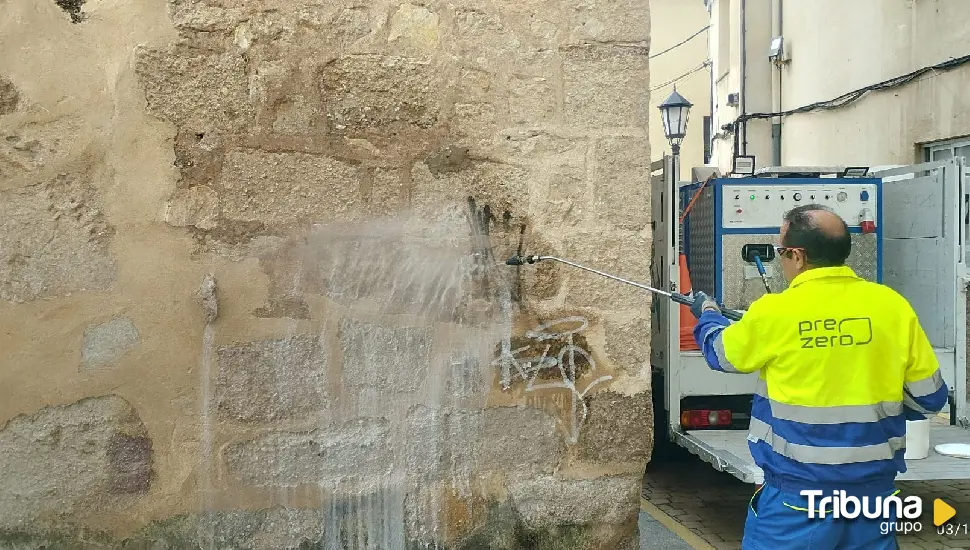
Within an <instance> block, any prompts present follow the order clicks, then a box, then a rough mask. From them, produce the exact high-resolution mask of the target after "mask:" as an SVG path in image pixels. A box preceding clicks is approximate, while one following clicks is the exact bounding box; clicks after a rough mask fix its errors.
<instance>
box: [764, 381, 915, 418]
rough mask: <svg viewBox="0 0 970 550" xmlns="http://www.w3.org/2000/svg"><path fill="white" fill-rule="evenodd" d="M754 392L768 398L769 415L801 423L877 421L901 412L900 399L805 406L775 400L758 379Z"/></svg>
mask: <svg viewBox="0 0 970 550" xmlns="http://www.w3.org/2000/svg"><path fill="white" fill-rule="evenodd" d="M755 394H757V395H760V396H761V397H764V398H765V399H767V400H768V403H769V404H770V405H771V416H773V417H775V418H778V419H781V420H789V421H791V422H800V423H802V424H843V423H846V422H858V423H864V422H879V421H880V420H883V419H885V418H891V417H893V416H898V415H901V414H903V403H902V401H883V402H880V403H876V404H874V405H841V406H837V407H807V406H804V405H790V404H788V403H781V402H779V401H775V400H774V399H772V398H771V397H770V396H769V395H768V383H767V382H765V380H764V379H763V378H759V379H758V385H757V386H756V387H755Z"/></svg>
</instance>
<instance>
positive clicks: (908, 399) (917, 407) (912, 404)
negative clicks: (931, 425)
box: [903, 392, 934, 416]
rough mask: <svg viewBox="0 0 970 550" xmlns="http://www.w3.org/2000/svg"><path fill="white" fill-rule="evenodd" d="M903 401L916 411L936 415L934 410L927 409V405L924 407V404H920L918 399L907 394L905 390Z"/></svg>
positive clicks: (925, 414) (926, 414)
mask: <svg viewBox="0 0 970 550" xmlns="http://www.w3.org/2000/svg"><path fill="white" fill-rule="evenodd" d="M903 403H904V404H905V405H906V406H907V407H909V408H911V409H913V410H914V411H916V412H918V413H920V414H922V415H924V416H933V415H934V413H933V412H931V411H928V410H926V408H925V407H923V406H922V405H920V404H919V403H917V402H916V400H915V399H913V398H912V397H910V396H908V395H906V393H905V392H903Z"/></svg>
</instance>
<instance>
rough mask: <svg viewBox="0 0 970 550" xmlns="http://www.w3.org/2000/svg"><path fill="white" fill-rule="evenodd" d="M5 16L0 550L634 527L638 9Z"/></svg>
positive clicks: (641, 35) (607, 543)
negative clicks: (578, 266) (522, 261)
mask: <svg viewBox="0 0 970 550" xmlns="http://www.w3.org/2000/svg"><path fill="white" fill-rule="evenodd" d="M3 11H4V17H2V18H0V43H3V44H4V45H5V46H6V47H4V48H0V350H2V354H0V381H2V390H0V392H2V394H3V395H2V399H0V547H2V548H17V549H21V548H22V549H37V548H48V549H51V548H70V549H88V548H90V549H108V548H111V549H114V548H146V549H148V548H150V549H153V550H154V549H173V550H174V549H189V548H199V549H215V548H219V549H223V548H226V549H228V548H233V549H236V548H238V549H252V550H262V549H280V548H287V549H291V548H292V549H298V548H299V549H309V548H318V549H331V548H334V549H336V548H345V549H355V550H356V549H361V550H363V549H368V550H369V549H397V548H401V549H408V550H411V549H421V548H442V549H477V548H494V549H510V550H511V549H533V548H538V549H565V548H570V549H575V548H579V549H583V548H588V549H600V548H602V549H611V550H612V549H635V548H637V547H638V545H639V543H638V539H637V526H636V518H637V510H638V508H639V487H640V480H641V476H642V473H643V469H644V466H645V464H646V461H647V459H648V457H649V455H650V452H651V448H652V433H651V427H652V424H653V422H652V411H651V408H650V403H651V399H650V388H649V365H648V358H649V349H648V335H649V333H650V329H649V316H648V314H649V307H650V306H649V297H648V296H646V295H644V294H641V293H638V292H636V291H635V290H633V291H631V289H628V288H624V287H621V286H617V285H616V284H615V283H612V282H610V281H608V280H605V279H598V278H595V277H594V276H590V275H588V274H586V273H584V272H577V271H569V270H566V269H563V268H562V266H558V265H556V264H548V265H547V264H545V263H540V264H537V265H531V266H522V267H509V266H506V265H505V264H504V260H505V259H506V258H508V257H509V256H510V255H512V254H515V253H540V254H551V255H556V256H561V257H567V258H571V259H574V260H576V261H580V262H583V263H587V264H590V265H593V266H596V267H599V268H602V269H606V270H609V271H612V272H615V273H617V274H619V275H622V276H626V277H629V278H633V279H640V280H646V279H647V278H648V277H647V275H648V269H649V247H650V242H651V240H650V239H651V236H650V229H649V219H648V212H650V205H649V200H650V197H649V196H648V191H647V190H648V185H647V182H648V177H649V170H648V166H649V161H650V151H649V144H648V142H647V137H646V128H647V116H648V112H649V111H650V110H651V109H652V107H651V105H650V99H649V97H648V92H647V90H648V88H649V82H648V71H647V65H648V63H647V59H648V37H649V17H648V9H647V3H646V1H645V0H642V1H641V0H636V1H630V0H618V1H613V2H604V1H594V0H524V1H523V0H518V1H511V0H490V1H478V0H472V1H467V2H458V3H446V2H439V1H436V0H431V1H421V2H413V3H407V2H364V3H361V2H351V1H344V0H313V1H311V0H287V1H282V0H168V1H165V0H142V1H139V2H122V1H116V0H104V1H100V2H83V1H79V2H73V1H71V2H67V1H65V2H61V1H59V0H58V1H56V2H55V1H53V0H48V1H47V2H44V1H40V2H38V1H35V0H6V2H4V3H3Z"/></svg>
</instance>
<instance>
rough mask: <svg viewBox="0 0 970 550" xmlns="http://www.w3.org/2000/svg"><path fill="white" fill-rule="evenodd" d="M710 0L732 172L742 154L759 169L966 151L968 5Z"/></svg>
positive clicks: (725, 154) (969, 122) (903, 160)
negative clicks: (737, 155) (752, 158)
mask: <svg viewBox="0 0 970 550" xmlns="http://www.w3.org/2000/svg"><path fill="white" fill-rule="evenodd" d="M706 5H707V8H708V11H709V15H710V22H711V31H710V32H711V41H710V52H711V59H712V70H713V72H712V74H713V76H712V93H713V97H714V107H713V115H712V116H713V128H714V138H713V141H712V150H713V162H714V163H715V164H716V165H717V166H718V167H719V168H720V169H721V171H722V172H729V171H730V170H731V169H732V159H733V158H734V155H736V154H739V155H748V156H754V157H755V162H756V167H757V168H762V167H766V166H776V165H786V166H805V165H815V166H819V165H827V166H831V165H849V166H880V165H890V164H911V163H913V162H919V161H922V160H925V159H929V158H932V159H940V158H945V157H946V156H948V155H950V156H952V155H954V154H970V147H968V145H970V137H968V136H970V94H968V93H967V92H966V90H967V88H968V86H970V64H963V63H964V62H965V61H966V59H963V56H966V55H968V54H970V27H967V25H966V24H965V22H966V20H967V17H968V16H970V3H967V2H962V1H959V0H926V1H923V0H920V1H914V0H906V1H899V2H882V1H880V0H857V1H853V2H843V1H840V0H813V1H811V2H801V1H785V0H707V2H706ZM779 37H780V38H781V40H780V41H776V42H775V43H774V44H773V39H777V38H779ZM778 42H780V46H781V48H780V51H774V52H773V51H772V48H773V46H775V47H776V49H777V46H778V45H779V44H778ZM900 77H903V78H900ZM875 85H879V89H873V86H875ZM832 100H835V101H832ZM795 110H799V111H802V112H794V113H792V111H795ZM775 113H789V114H786V115H785V116H773V114H775Z"/></svg>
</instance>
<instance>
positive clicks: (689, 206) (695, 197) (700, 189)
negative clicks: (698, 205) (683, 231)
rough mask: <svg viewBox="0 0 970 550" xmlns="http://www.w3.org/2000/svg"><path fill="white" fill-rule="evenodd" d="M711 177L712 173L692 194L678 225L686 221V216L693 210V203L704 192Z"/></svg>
mask: <svg viewBox="0 0 970 550" xmlns="http://www.w3.org/2000/svg"><path fill="white" fill-rule="evenodd" d="M713 177H714V173H713V172H711V175H710V176H707V179H706V180H704V181H703V183H701V186H700V187H699V188H698V189H697V192H696V193H694V196H693V197H691V199H690V202H689V203H687V207H686V208H684V213H683V214H681V215H680V223H684V220H685V219H687V214H689V213H690V209H691V208H694V203H695V202H697V199H698V198H700V196H701V191H703V190H704V187H705V186H706V185H707V183H708V182H709V181H711V179H712V178H713Z"/></svg>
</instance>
